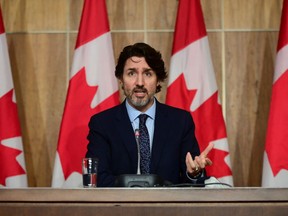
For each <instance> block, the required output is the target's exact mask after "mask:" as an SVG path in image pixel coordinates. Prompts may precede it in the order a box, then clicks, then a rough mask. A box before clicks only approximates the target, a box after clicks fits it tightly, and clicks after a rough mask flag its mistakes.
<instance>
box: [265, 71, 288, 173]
mask: <svg viewBox="0 0 288 216" xmlns="http://www.w3.org/2000/svg"><path fill="white" fill-rule="evenodd" d="M287 83H288V70H286V72H285V73H284V74H283V75H282V76H281V77H280V78H279V79H278V80H277V81H276V82H275V83H274V85H273V92H272V100H271V106H270V110H271V111H270V116H269V122H268V129H267V137H266V146H265V149H266V152H267V155H268V159H269V162H270V166H271V168H272V172H273V175H274V176H276V175H277V174H278V173H279V172H280V170H281V169H286V170H288V160H287V153H288V142H287V140H288V133H287V126H288V102H287V94H288V87H287Z"/></svg>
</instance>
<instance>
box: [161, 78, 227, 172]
mask: <svg viewBox="0 0 288 216" xmlns="http://www.w3.org/2000/svg"><path fill="white" fill-rule="evenodd" d="M196 92H197V90H195V89H192V90H189V89H188V88H187V85H186V82H185V78H184V75H183V73H182V74H181V75H180V76H179V77H178V78H177V79H176V80H175V81H174V82H173V83H172V84H171V85H170V86H169V87H168V88H167V104H169V105H171V106H175V107H178V108H182V109H185V110H187V111H190V106H191V104H192V101H193V99H194V97H195V94H196ZM190 112H191V111H190ZM191 115H192V116H193V120H194V122H195V127H196V129H195V133H196V137H197V140H198V143H199V147H200V150H201V151H203V150H204V149H205V148H206V147H207V146H208V144H209V143H210V142H213V141H215V140H218V139H222V138H226V137H227V136H226V129H225V123H224V119H223V116H222V110H221V106H220V105H219V103H218V93H217V92H216V93H215V94H213V95H212V96H211V97H210V98H209V99H207V100H206V101H205V102H204V103H203V104H201V106H200V107H198V108H197V109H196V110H195V111H194V112H191ZM227 155H228V152H226V151H222V150H219V149H215V148H213V149H212V150H211V151H210V153H209V155H208V157H209V158H210V159H211V160H212V161H213V165H212V166H211V167H209V168H208V167H207V173H208V175H210V176H215V177H223V176H227V175H231V170H230V168H229V167H228V166H227V164H226V162H225V161H224V159H225V157H226V156H227Z"/></svg>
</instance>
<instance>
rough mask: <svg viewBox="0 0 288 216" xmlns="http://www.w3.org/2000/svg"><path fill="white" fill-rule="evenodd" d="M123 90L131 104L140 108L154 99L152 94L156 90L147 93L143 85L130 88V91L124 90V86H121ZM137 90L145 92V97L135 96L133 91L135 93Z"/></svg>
mask: <svg viewBox="0 0 288 216" xmlns="http://www.w3.org/2000/svg"><path fill="white" fill-rule="evenodd" d="M122 88H123V87H122ZM123 90H124V95H125V96H126V98H127V100H128V102H129V103H130V104H131V105H132V106H134V107H135V108H138V109H141V108H143V107H146V106H148V104H149V103H151V101H153V100H154V95H155V92H156V91H154V92H151V93H149V92H148V91H147V89H145V88H144V87H139V86H138V87H135V88H134V89H132V91H128V90H125V89H124V88H123ZM137 92H142V93H145V94H146V96H145V97H137V96H135V93H137Z"/></svg>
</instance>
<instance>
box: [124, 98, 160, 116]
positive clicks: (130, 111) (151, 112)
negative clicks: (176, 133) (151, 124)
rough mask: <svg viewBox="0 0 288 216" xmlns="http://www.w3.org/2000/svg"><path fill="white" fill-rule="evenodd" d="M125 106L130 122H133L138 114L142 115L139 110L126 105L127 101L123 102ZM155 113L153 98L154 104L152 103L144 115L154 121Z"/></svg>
mask: <svg viewBox="0 0 288 216" xmlns="http://www.w3.org/2000/svg"><path fill="white" fill-rule="evenodd" d="M125 105H126V108H127V112H128V115H129V119H130V121H131V122H133V121H134V120H135V119H136V118H137V117H138V116H139V115H140V114H143V113H142V112H140V111H139V110H137V109H135V108H134V107H132V106H131V105H130V104H129V103H128V101H127V100H126V102H125ZM155 113H156V100H155V98H154V102H153V104H152V106H151V107H150V108H149V109H148V110H147V111H146V112H145V114H146V115H148V116H149V117H150V118H152V119H155Z"/></svg>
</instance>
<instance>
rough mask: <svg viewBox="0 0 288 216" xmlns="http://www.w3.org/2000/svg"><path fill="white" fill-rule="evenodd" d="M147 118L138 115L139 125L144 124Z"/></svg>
mask: <svg viewBox="0 0 288 216" xmlns="http://www.w3.org/2000/svg"><path fill="white" fill-rule="evenodd" d="M147 118H148V115H146V114H140V115H139V119H140V124H141V123H143V124H145V122H146V120H147Z"/></svg>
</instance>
